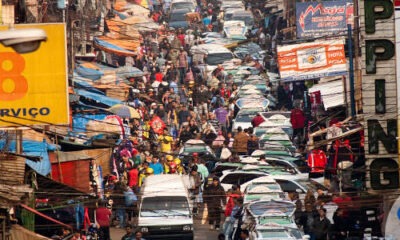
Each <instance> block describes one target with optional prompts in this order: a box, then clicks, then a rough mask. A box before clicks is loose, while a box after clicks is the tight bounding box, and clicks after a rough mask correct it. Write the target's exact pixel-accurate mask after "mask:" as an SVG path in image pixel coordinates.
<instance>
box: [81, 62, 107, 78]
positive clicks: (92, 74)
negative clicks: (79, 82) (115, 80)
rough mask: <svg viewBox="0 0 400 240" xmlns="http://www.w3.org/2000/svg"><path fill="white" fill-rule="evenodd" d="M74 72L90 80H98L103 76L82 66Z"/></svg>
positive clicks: (97, 71)
mask: <svg viewBox="0 0 400 240" xmlns="http://www.w3.org/2000/svg"><path fill="white" fill-rule="evenodd" d="M75 72H77V73H78V74H79V75H81V76H83V77H85V78H89V79H92V80H99V79H100V78H101V77H102V76H103V75H104V73H103V72H101V71H99V70H96V69H92V68H87V67H84V66H82V65H79V66H78V67H77V68H76V69H75Z"/></svg>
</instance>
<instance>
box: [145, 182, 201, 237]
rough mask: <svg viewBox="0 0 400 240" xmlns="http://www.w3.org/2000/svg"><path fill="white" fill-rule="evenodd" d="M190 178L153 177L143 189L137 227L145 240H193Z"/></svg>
mask: <svg viewBox="0 0 400 240" xmlns="http://www.w3.org/2000/svg"><path fill="white" fill-rule="evenodd" d="M186 178H187V176H180V175H154V176H149V177H147V178H146V179H145V181H144V185H143V187H142V190H141V198H140V203H139V206H138V207H139V215H138V218H137V224H138V227H139V230H140V231H141V232H142V233H143V238H145V239H183V240H192V239H193V217H192V214H191V207H190V201H189V194H188V190H187V184H186V183H187V181H185V179H186Z"/></svg>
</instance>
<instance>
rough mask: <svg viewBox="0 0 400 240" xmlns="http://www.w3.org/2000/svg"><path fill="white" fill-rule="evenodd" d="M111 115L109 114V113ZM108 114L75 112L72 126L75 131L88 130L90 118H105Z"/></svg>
mask: <svg viewBox="0 0 400 240" xmlns="http://www.w3.org/2000/svg"><path fill="white" fill-rule="evenodd" d="M108 115H109V114H108ZM106 117H107V114H74V115H73V117H72V127H73V131H74V132H86V124H87V123H88V122H89V121H90V120H99V121H101V120H104V119H105V118H106Z"/></svg>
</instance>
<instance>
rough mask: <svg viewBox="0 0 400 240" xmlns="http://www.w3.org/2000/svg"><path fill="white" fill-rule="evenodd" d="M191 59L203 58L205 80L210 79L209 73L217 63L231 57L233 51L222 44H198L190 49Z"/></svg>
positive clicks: (228, 59)
mask: <svg viewBox="0 0 400 240" xmlns="http://www.w3.org/2000/svg"><path fill="white" fill-rule="evenodd" d="M190 54H191V55H192V57H193V59H205V62H204V64H205V76H206V80H208V81H210V80H211V73H212V72H213V71H214V70H215V69H216V68H217V66H218V64H222V63H223V62H225V61H230V60H232V59H233V53H232V52H231V51H230V50H229V49H227V48H226V47H224V46H221V45H218V44H200V45H197V46H193V47H192V48H191V49H190Z"/></svg>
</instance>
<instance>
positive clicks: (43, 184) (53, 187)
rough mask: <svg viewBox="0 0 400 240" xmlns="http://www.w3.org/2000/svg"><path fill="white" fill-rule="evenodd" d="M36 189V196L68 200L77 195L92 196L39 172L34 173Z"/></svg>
mask: <svg viewBox="0 0 400 240" xmlns="http://www.w3.org/2000/svg"><path fill="white" fill-rule="evenodd" d="M36 182H37V190H36V191H35V196H36V197H37V198H55V199H64V200H70V199H74V198H78V197H87V198H89V197H93V196H91V195H89V194H87V193H84V192H81V191H79V190H77V189H75V188H73V187H70V186H68V185H65V184H62V183H60V182H57V181H54V180H53V179H50V178H47V177H45V176H42V175H40V174H37V175H36Z"/></svg>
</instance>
